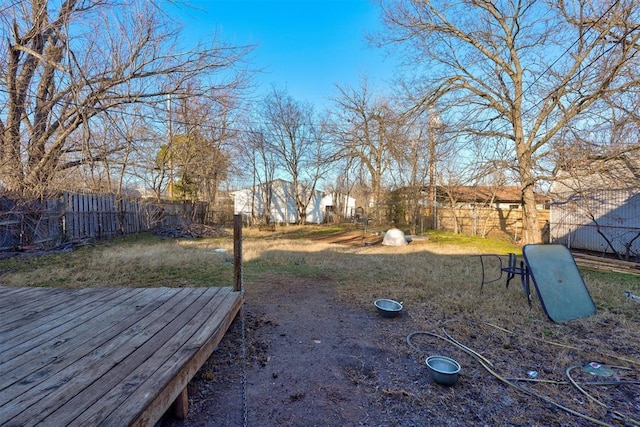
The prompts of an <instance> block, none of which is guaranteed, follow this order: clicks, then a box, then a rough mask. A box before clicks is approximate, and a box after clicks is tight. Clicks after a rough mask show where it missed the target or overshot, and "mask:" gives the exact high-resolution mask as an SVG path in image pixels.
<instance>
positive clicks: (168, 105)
mask: <svg viewBox="0 0 640 427" xmlns="http://www.w3.org/2000/svg"><path fill="white" fill-rule="evenodd" d="M167 111H168V113H169V114H168V117H167V129H168V138H169V141H168V142H167V154H168V155H169V199H171V200H173V152H172V151H173V147H172V146H171V144H172V142H173V129H172V127H171V94H170V93H168V94H167Z"/></svg>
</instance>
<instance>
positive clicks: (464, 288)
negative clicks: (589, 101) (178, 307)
mask: <svg viewBox="0 0 640 427" xmlns="http://www.w3.org/2000/svg"><path fill="white" fill-rule="evenodd" d="M339 231H341V230H337V229H321V228H311V227H306V228H299V227H287V228H286V229H285V230H284V231H281V232H276V233H272V232H259V231H255V230H245V232H244V233H245V235H244V240H243V258H244V267H243V270H244V273H245V283H246V284H247V286H248V287H250V286H251V284H252V283H253V282H254V281H261V282H264V281H265V280H268V279H269V278H277V279H278V282H282V281H285V282H286V281H288V282H290V283H292V285H295V283H296V280H304V279H307V278H314V279H316V281H318V282H321V283H323V284H324V285H326V286H327V287H328V288H331V289H332V290H334V291H335V293H336V295H337V296H338V297H339V298H340V299H341V300H342V301H344V302H345V303H347V304H352V305H354V306H359V307H372V306H371V304H372V301H374V300H375V299H376V298H392V299H396V300H398V301H403V302H404V307H405V315H407V316H410V317H411V319H412V320H413V321H414V324H415V325H416V328H417V329H419V330H422V331H427V332H433V333H437V334H442V333H443V329H442V328H443V327H444V328H445V329H444V330H445V331H447V332H448V333H451V335H452V336H454V337H456V338H457V339H459V340H460V341H462V342H464V343H466V344H467V345H470V346H471V347H473V348H474V349H476V350H477V351H479V352H481V353H482V354H483V355H484V356H485V357H487V358H488V359H489V360H491V361H492V362H493V363H494V364H495V367H496V369H497V370H498V371H500V372H502V373H503V375H505V376H507V377H522V376H526V372H527V370H529V369H531V370H535V371H538V372H541V373H542V374H544V376H545V378H551V379H557V380H558V381H560V380H563V375H564V369H566V367H567V366H571V365H574V364H584V363H586V362H588V361H591V360H596V361H599V362H600V363H605V364H611V365H624V366H631V367H635V368H636V369H637V368H638V367H640V327H639V326H640V325H639V321H640V314H639V310H638V308H639V306H638V303H636V302H633V301H630V300H628V299H626V298H625V297H624V296H623V292H624V291H627V290H629V291H632V292H634V293H636V294H640V278H638V277H636V276H629V275H623V274H614V273H602V272H590V271H582V273H583V276H584V279H585V282H586V283H587V286H588V288H589V291H590V292H591V295H592V297H593V299H594V301H595V303H596V306H597V308H598V312H597V314H596V315H594V316H591V317H588V318H585V319H578V320H575V321H571V322H567V323H564V324H555V323H552V322H550V321H549V320H548V319H547V318H546V316H545V314H544V312H543V310H542V308H541V305H540V303H539V301H537V300H536V299H535V298H534V303H533V307H532V308H529V307H528V305H527V302H526V299H525V296H524V293H523V291H522V289H521V287H520V283H519V281H518V279H517V278H516V279H514V280H513V281H512V283H511V286H510V287H509V289H505V287H504V281H503V280H502V281H499V282H495V283H492V284H489V285H486V286H485V288H484V290H483V292H480V277H481V269H480V263H479V260H478V257H477V256H475V255H476V254H478V253H503V254H504V253H506V252H508V251H516V252H517V251H518V248H517V247H513V246H509V245H508V244H505V243H503V242H492V241H489V240H486V239H471V238H466V237H457V236H451V235H443V234H438V235H433V236H432V238H431V239H430V240H424V241H423V240H416V241H414V242H412V243H411V244H410V245H407V246H404V247H386V246H381V245H376V246H343V245H337V244H332V243H327V241H322V240H319V239H318V236H322V235H323V234H324V235H328V234H335V233H337V232H339ZM307 237H313V239H310V238H307ZM223 250H226V251H223ZM232 251H233V241H232V238H231V237H230V236H229V237H225V238H215V239H202V240H165V239H160V238H157V237H154V236H148V235H147V236H138V237H131V238H126V239H118V240H114V241H110V242H106V243H102V244H100V245H98V246H96V247H87V248H81V249H80V250H77V251H74V252H73V253H69V254H57V255H48V256H43V257H38V258H16V259H9V260H1V261H0V271H2V272H3V274H2V276H1V277H0V283H1V284H3V285H13V286H71V287H88V286H104V285H108V286H211V285H225V286H229V285H231V284H232V277H233V265H232V264H231V259H232ZM283 279H284V280H283ZM317 279H320V280H317ZM496 326H498V327H499V328H498V327H496ZM416 344H419V345H429V346H435V345H440V346H442V345H443V344H442V343H434V342H433V340H431V341H429V340H425V338H424V337H421V339H420V340H417V342H416ZM460 357H465V356H464V355H462V356H460ZM353 375H354V378H355V377H358V376H361V375H363V372H361V371H358V370H355V369H354V371H353ZM468 375H473V373H469V374H468ZM478 375H481V374H478ZM536 390H537V391H538V392H539V393H541V394H543V395H545V396H551V397H554V398H555V399H556V400H558V401H562V399H563V396H570V397H567V399H574V397H575V394H570V393H569V391H570V387H569V391H568V390H567V387H566V386H563V385H558V384H542V385H536ZM612 399H614V400H615V399H618V401H621V402H628V406H623V408H622V409H623V410H624V411H625V412H631V413H633V412H634V411H635V415H634V416H635V418H636V419H638V418H640V401H639V400H638V398H636V400H635V401H634V400H633V399H628V398H625V396H622V395H621V396H616V395H615V394H614V395H613V397H612ZM568 403H571V402H568ZM634 405H635V406H634ZM585 411H586V412H589V411H591V412H592V413H594V414H596V415H598V412H597V411H598V408H591V409H589V408H586V407H585Z"/></svg>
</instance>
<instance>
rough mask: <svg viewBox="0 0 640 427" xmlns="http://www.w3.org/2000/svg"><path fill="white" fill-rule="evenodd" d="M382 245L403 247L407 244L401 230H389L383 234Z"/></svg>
mask: <svg viewBox="0 0 640 427" xmlns="http://www.w3.org/2000/svg"><path fill="white" fill-rule="evenodd" d="M382 244H383V245H385V246H404V245H406V244H407V239H406V237H405V236H404V233H403V232H402V230H399V229H397V228H390V229H389V230H387V232H386V233H385V234H384V239H382Z"/></svg>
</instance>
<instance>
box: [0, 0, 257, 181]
mask: <svg viewBox="0 0 640 427" xmlns="http://www.w3.org/2000/svg"><path fill="white" fill-rule="evenodd" d="M0 20H1V25H2V27H3V28H4V30H5V31H4V34H5V37H3V38H2V40H0V52H2V53H1V54H0V86H2V90H0V98H1V104H2V105H3V108H2V110H0V138H1V141H0V180H1V181H2V184H3V185H4V187H5V188H6V189H8V190H11V191H15V192H18V193H38V192H41V191H43V190H45V189H46V188H47V187H48V185H49V184H50V182H51V180H52V179H54V178H55V175H56V173H58V172H59V171H63V170H67V169H69V168H74V167H76V166H78V165H80V164H83V163H86V162H91V161H93V162H95V161H99V160H102V159H105V158H106V157H107V156H109V155H110V154H112V153H113V152H114V151H117V150H118V147H117V146H116V147H114V146H112V145H111V144H107V145H106V146H102V147H98V146H95V147H93V148H94V149H93V150H92V156H91V158H85V157H82V156H77V155H74V153H78V152H82V149H83V147H82V146H81V145H78V144H79V143H81V142H82V141H83V138H79V137H75V134H76V133H78V132H80V130H81V129H82V128H83V126H85V129H86V125H87V124H90V123H91V122H92V121H93V120H94V119H95V118H97V117H98V116H101V115H109V114H111V112H113V111H114V110H119V111H126V110H127V108H126V107H127V106H131V105H135V104H139V105H146V106H148V107H153V108H162V105H163V103H164V98H165V96H166V94H168V93H175V92H178V90H179V89H180V88H181V87H182V86H183V84H184V82H186V81H188V80H190V79H192V78H194V77H195V76H203V75H208V76H211V75H213V74H214V73H218V74H219V75H222V73H220V72H221V71H224V72H225V73H224V76H225V77H226V78H227V79H226V80H225V79H220V80H219V83H217V84H216V85H215V87H218V88H221V87H224V88H229V89H231V88H238V87H239V86H240V85H241V84H242V83H243V77H244V75H243V73H241V72H239V71H240V67H239V65H240V63H239V61H240V60H241V59H242V58H243V56H244V55H245V54H246V53H247V51H248V49H246V48H234V47H229V46H224V45H220V44H219V45H214V47H212V48H204V47H202V46H199V47H196V48H194V49H193V50H187V51H184V50H181V49H179V48H178V47H177V46H176V40H177V36H178V35H179V32H178V30H177V29H174V27H173V26H172V25H171V23H170V22H169V21H168V19H167V17H166V16H164V15H163V13H162V12H161V10H160V8H159V7H158V6H157V5H156V4H155V3H154V2H150V1H143V0H113V1H108V0H107V1H104V0H59V1H48V0H16V1H14V2H11V4H10V5H7V6H4V7H3V9H2V14H1V15H0ZM211 80H212V79H211ZM211 86H212V85H211V84H209V85H207V86H206V87H203V88H201V89H202V91H207V90H209V88H210V87H211Z"/></svg>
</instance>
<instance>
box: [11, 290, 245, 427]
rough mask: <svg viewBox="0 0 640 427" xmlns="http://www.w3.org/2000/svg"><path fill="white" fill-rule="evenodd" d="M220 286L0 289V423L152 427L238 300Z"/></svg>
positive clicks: (179, 396)
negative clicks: (138, 426)
mask: <svg viewBox="0 0 640 427" xmlns="http://www.w3.org/2000/svg"><path fill="white" fill-rule="evenodd" d="M242 299H243V297H242V294H241V293H240V292H234V291H233V289H232V288H230V287H223V288H144V289H139V288H130V289H123V288H90V289H58V288H8V287H2V286H0V425H9V426H25V425H35V424H41V423H42V424H45V425H52V426H65V425H77V426H89V425H97V424H100V425H113V426H124V425H144V426H152V425H154V424H155V423H156V422H157V420H159V419H160V417H161V416H162V415H163V414H164V413H165V411H166V410H167V409H168V408H169V407H170V406H171V405H172V403H173V402H174V401H177V402H184V399H185V397H186V386H187V384H188V382H189V381H190V380H191V378H192V377H193V376H194V375H195V373H196V372H197V371H198V369H199V368H200V367H201V366H202V364H203V363H204V362H205V361H206V360H207V359H208V358H209V356H210V355H211V353H212V352H213V350H214V349H215V347H216V346H217V344H218V343H219V342H220V340H221V339H222V337H223V336H224V334H225V332H226V331H227V328H228V327H229V325H230V324H231V322H232V321H233V319H234V317H235V316H236V314H237V313H238V311H239V310H240V308H241V306H242Z"/></svg>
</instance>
